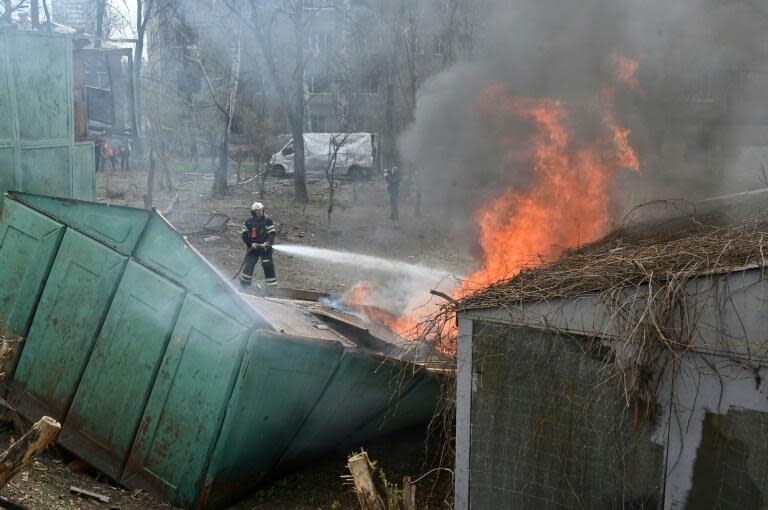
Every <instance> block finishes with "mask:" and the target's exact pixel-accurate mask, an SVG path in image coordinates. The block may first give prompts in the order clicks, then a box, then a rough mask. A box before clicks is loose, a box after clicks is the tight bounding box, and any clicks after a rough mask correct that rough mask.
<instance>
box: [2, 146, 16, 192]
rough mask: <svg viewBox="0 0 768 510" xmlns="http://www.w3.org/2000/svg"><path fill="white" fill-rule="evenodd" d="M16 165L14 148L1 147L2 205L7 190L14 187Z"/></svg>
mask: <svg viewBox="0 0 768 510" xmlns="http://www.w3.org/2000/svg"><path fill="white" fill-rule="evenodd" d="M14 165H15V160H14V157H13V148H11V147H6V148H0V206H2V205H3V200H4V199H5V197H4V194H5V192H6V191H8V190H9V189H12V188H13V187H14V173H15V171H14V168H15V166H14Z"/></svg>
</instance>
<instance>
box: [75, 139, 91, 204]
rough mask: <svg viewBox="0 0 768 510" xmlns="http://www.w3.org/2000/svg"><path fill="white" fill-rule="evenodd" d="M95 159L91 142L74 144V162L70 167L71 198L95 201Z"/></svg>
mask: <svg viewBox="0 0 768 510" xmlns="http://www.w3.org/2000/svg"><path fill="white" fill-rule="evenodd" d="M95 158H96V150H95V148H94V145H93V142H80V143H76V144H75V162H74V165H73V167H72V198H75V199H77V200H91V201H92V200H95V199H96V182H95V173H94V168H96V167H95V164H96V162H95Z"/></svg>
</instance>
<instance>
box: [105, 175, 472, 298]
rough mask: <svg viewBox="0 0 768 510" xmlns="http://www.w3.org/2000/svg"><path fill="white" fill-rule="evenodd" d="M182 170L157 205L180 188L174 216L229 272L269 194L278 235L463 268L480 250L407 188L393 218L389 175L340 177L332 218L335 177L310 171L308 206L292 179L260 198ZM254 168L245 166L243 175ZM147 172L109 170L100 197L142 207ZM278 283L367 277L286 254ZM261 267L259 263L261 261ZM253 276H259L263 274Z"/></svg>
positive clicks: (278, 259)
mask: <svg viewBox="0 0 768 510" xmlns="http://www.w3.org/2000/svg"><path fill="white" fill-rule="evenodd" d="M174 177H175V182H174V184H175V186H176V190H175V191H174V192H170V193H168V192H155V196H154V204H153V205H154V206H155V207H156V208H158V209H159V210H161V211H162V210H165V209H167V207H168V206H169V205H170V203H171V202H172V201H173V198H174V196H176V195H178V197H179V200H178V203H177V204H176V205H174V207H173V209H172V212H171V213H170V214H168V215H167V218H168V220H169V221H170V222H171V223H172V224H173V225H174V226H175V227H176V228H177V229H178V230H179V231H180V232H182V233H183V234H185V235H186V236H187V239H188V241H189V242H190V243H191V244H192V245H193V246H194V247H195V248H197V249H198V250H199V251H200V252H201V253H202V254H203V255H204V256H205V257H206V258H207V259H208V260H210V261H211V262H212V263H213V264H214V265H215V266H216V267H217V268H218V269H220V270H221V271H222V272H224V274H225V275H229V276H232V275H234V274H235V273H236V272H237V270H238V268H239V267H240V263H241V262H242V260H243V254H244V246H243V243H242V240H241V239H240V232H241V230H242V224H243V221H245V220H246V219H247V218H248V216H249V215H250V212H249V211H250V205H251V203H252V202H254V201H256V200H259V201H261V202H263V203H264V204H265V206H266V209H267V214H269V215H270V216H271V217H272V219H273V220H274V221H275V223H277V224H278V225H280V229H281V231H280V235H279V236H278V238H277V243H278V244H279V243H283V244H299V245H307V246H314V247H322V248H329V249H337V250H349V251H354V252H361V253H365V254H368V255H375V256H379V257H385V258H393V259H398V260H403V261H405V262H409V263H412V264H422V265H425V266H429V267H436V268H441V269H445V270H448V271H451V272H454V273H456V274H464V273H466V272H467V271H468V270H470V269H471V268H472V267H473V258H472V257H471V256H470V254H469V253H468V251H467V250H466V249H465V248H466V247H464V246H461V247H459V248H457V245H456V243H455V242H453V241H452V240H451V239H450V237H448V236H446V235H445V232H442V231H440V230H439V229H437V228H436V222H435V221H434V219H433V218H432V217H430V215H429V212H428V211H427V212H425V214H423V215H422V216H420V217H416V216H414V215H413V210H414V208H413V200H412V198H411V197H410V196H409V195H408V192H407V189H406V190H404V191H403V193H402V194H403V195H404V196H403V199H402V200H401V207H400V220H401V221H400V222H399V224H395V223H393V222H392V221H390V220H389V219H388V218H389V202H388V196H387V192H386V185H385V184H384V182H383V179H381V178H380V177H379V178H375V177H374V178H373V179H372V180H370V181H368V182H363V183H353V182H351V181H349V180H340V181H338V183H339V186H340V187H339V189H338V190H337V192H336V200H335V207H334V213H333V214H332V218H331V223H330V224H329V222H328V215H327V209H328V198H327V197H328V184H327V182H326V181H325V180H324V179H323V180H319V179H309V180H308V183H307V184H308V188H309V195H310V202H309V204H308V205H307V206H306V207H305V208H299V207H296V206H295V205H294V204H293V181H292V180H289V179H273V178H268V179H267V181H266V186H265V194H264V197H263V198H259V192H258V186H257V183H256V181H255V180H252V181H250V182H246V183H245V184H242V185H237V184H235V183H234V180H231V181H230V190H231V194H230V195H229V196H226V197H222V198H219V197H212V196H211V188H212V185H213V181H212V176H210V175H205V174H203V175H200V174H198V175H192V173H191V172H187V173H183V172H180V173H178V174H177V175H175V176H174ZM252 177H253V176H252V175H249V174H245V175H244V176H243V177H242V180H243V181H248V180H249V179H251V178H252ZM145 188H146V174H145V173H143V172H128V173H123V174H118V175H113V176H111V177H110V195H109V197H108V195H107V193H106V190H105V186H104V176H103V174H99V175H98V177H97V199H98V200H99V201H102V202H110V203H114V204H119V205H130V206H135V207H143V195H144V190H145ZM214 213H219V214H225V215H227V216H229V217H230V221H229V225H228V227H227V229H226V231H225V232H223V233H216V234H211V233H206V232H203V231H202V229H203V227H204V225H205V223H206V221H207V220H208V218H209V217H210V216H211V215H212V214H214ZM274 260H275V265H276V268H277V272H278V279H279V285H280V286H281V287H288V288H302V289H308V290H318V291H324V292H331V291H342V290H344V289H345V288H346V287H348V286H349V285H352V284H355V283H357V282H359V281H361V280H365V279H366V276H367V275H366V273H364V272H361V271H355V270H354V268H350V267H340V266H338V265H334V264H331V263H325V262H323V261H317V260H312V261H307V260H306V259H299V258H294V257H291V256H289V255H286V254H282V253H279V252H278V253H276V254H275V256H274ZM257 270H258V268H257ZM255 276H256V277H257V278H256V279H255V280H254V281H256V282H258V281H260V280H259V277H261V276H262V275H260V274H259V273H258V271H257V272H256V273H255Z"/></svg>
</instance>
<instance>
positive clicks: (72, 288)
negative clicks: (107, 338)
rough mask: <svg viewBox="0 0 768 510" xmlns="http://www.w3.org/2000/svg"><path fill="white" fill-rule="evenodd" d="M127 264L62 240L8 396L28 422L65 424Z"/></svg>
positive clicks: (79, 239)
mask: <svg viewBox="0 0 768 510" xmlns="http://www.w3.org/2000/svg"><path fill="white" fill-rule="evenodd" d="M125 262H126V258H125V257H122V256H120V255H118V254H117V253H115V252H114V251H112V250H110V249H109V248H107V247H105V246H104V245H102V244H99V243H98V242H96V241H94V240H92V239H90V238H88V237H86V236H84V235H83V234H80V233H77V232H75V231H74V230H71V229H68V230H67V231H66V233H65V234H64V239H63V240H62V242H61V246H60V247H59V252H58V255H57V256H56V260H55V262H54V264H53V267H52V269H51V275H50V277H49V278H48V282H47V284H46V286H45V290H44V291H43V295H42V298H41V299H40V304H39V305H38V308H37V311H36V313H35V318H34V320H33V321H32V327H31V328H30V331H29V335H28V337H27V341H26V344H25V346H24V350H23V351H22V353H21V358H20V359H19V365H18V367H17V369H16V374H15V375H14V378H13V383H12V387H11V393H10V395H9V399H10V401H11V402H12V403H13V404H14V405H15V406H16V408H17V409H18V410H19V411H20V412H21V414H22V415H23V416H25V417H26V418H27V419H29V420H32V421H35V420H37V419H39V418H40V417H41V416H42V415H48V416H51V417H52V418H54V419H56V420H59V421H63V418H64V416H65V415H66V413H67V410H68V409H69V405H70V403H71V402H72V398H73V397H74V396H75V391H76V389H77V385H78V383H79V382H80V378H81V377H82V375H83V371H84V370H85V365H86V363H87V361H88V357H89V356H90V354H91V350H92V348H93V344H94V343H95V341H96V336H97V334H98V332H99V327H100V326H101V323H102V321H103V319H104V316H105V314H106V312H107V310H108V308H109V305H110V303H111V301H112V295H113V293H114V291H115V287H116V286H117V282H118V280H119V279H120V276H121V275H122V272H123V268H124V266H125Z"/></svg>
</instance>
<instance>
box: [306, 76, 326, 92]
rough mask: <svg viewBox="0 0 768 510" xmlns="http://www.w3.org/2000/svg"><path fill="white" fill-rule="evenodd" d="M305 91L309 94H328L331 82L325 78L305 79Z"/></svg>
mask: <svg viewBox="0 0 768 510" xmlns="http://www.w3.org/2000/svg"><path fill="white" fill-rule="evenodd" d="M307 90H308V91H309V93H310V94H330V92H331V81H330V80H329V79H328V77H327V76H314V75H313V76H309V77H307Z"/></svg>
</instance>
